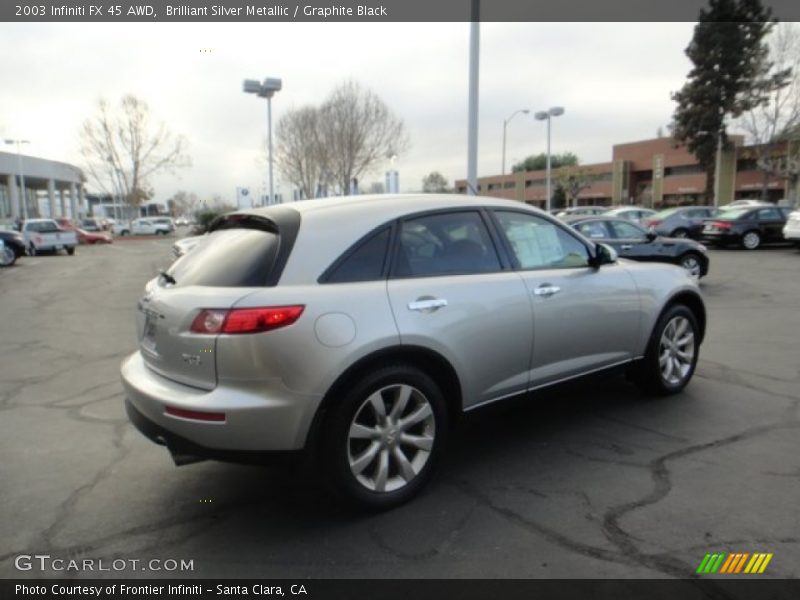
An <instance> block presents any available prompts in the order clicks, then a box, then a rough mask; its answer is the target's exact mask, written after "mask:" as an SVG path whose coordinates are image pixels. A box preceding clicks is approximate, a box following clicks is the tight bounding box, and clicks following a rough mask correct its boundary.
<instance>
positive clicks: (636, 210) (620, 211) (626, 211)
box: [603, 206, 656, 223]
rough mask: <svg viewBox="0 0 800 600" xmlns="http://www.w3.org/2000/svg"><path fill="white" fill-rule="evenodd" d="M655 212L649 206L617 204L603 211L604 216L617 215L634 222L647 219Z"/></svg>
mask: <svg viewBox="0 0 800 600" xmlns="http://www.w3.org/2000/svg"><path fill="white" fill-rule="evenodd" d="M655 214H656V211H654V210H653V209H650V208H642V207H641V206H618V207H617V208H612V209H610V210H607V211H606V212H604V213H603V216H604V217H617V218H620V219H628V220H630V221H634V222H636V223H640V222H641V221H642V220H643V219H649V218H650V217H652V216H653V215H655Z"/></svg>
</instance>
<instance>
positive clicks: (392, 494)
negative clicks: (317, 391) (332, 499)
mask: <svg viewBox="0 0 800 600" xmlns="http://www.w3.org/2000/svg"><path fill="white" fill-rule="evenodd" d="M322 435H323V438H322V445H321V449H322V456H321V459H322V466H323V469H324V475H325V476H326V478H327V479H328V484H329V485H330V486H331V487H332V488H333V491H334V492H336V493H337V494H338V495H340V496H342V497H343V498H344V499H346V500H347V501H349V502H352V503H355V504H358V505H360V506H362V507H366V508H373V509H386V508H391V507H394V506H397V505H399V504H402V503H403V502H406V501H408V500H410V499H411V498H412V497H414V496H415V495H416V494H417V493H418V492H419V491H420V490H421V489H422V488H423V487H424V486H425V484H426V483H427V481H428V480H429V479H430V476H431V474H432V473H433V470H434V468H435V466H436V463H437V462H438V460H439V457H440V456H441V453H442V451H443V448H444V444H445V440H446V436H447V415H446V409H445V401H444V398H443V396H442V393H441V391H440V390H439V387H438V386H437V385H436V383H435V382H434V381H433V380H432V379H431V378H430V377H429V376H428V375H427V374H425V373H424V372H422V371H420V370H419V369H416V368H415V367H412V366H410V365H403V364H399V365H392V366H390V367H386V368H383V369H380V370H378V371H374V372H372V373H369V374H367V375H365V376H364V377H363V378H362V379H360V380H359V381H356V382H355V384H354V385H353V386H352V387H351V388H350V390H349V391H347V392H345V394H344V396H343V397H342V400H341V402H340V403H339V404H338V405H337V406H336V407H335V408H334V409H332V411H331V413H330V414H329V416H328V417H327V418H326V421H325V423H324V424H323V430H322Z"/></svg>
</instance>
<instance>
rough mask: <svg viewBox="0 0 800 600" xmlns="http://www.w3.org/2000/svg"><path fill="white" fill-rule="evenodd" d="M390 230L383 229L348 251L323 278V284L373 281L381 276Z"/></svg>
mask: <svg viewBox="0 0 800 600" xmlns="http://www.w3.org/2000/svg"><path fill="white" fill-rule="evenodd" d="M390 231H391V230H390V229H388V228H387V229H383V230H382V231H379V232H378V233H375V234H373V235H372V236H370V237H369V238H367V239H366V240H364V241H362V242H361V243H360V244H359V245H358V246H357V247H356V248H355V249H354V250H352V251H348V252H349V254H345V255H344V257H343V258H342V259H339V261H338V264H335V266H334V267H333V269H332V270H331V271H329V272H328V274H327V275H326V276H325V278H324V280H325V283H346V282H353V281H374V280H376V279H380V278H381V275H383V263H384V261H385V259H386V250H387V248H388V247H389V233H390Z"/></svg>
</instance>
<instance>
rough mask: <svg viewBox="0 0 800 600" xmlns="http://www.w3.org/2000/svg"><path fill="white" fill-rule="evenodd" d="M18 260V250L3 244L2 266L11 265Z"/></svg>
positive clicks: (0, 261)
mask: <svg viewBox="0 0 800 600" xmlns="http://www.w3.org/2000/svg"><path fill="white" fill-rule="evenodd" d="M15 262H17V252H16V251H15V250H14V248H12V247H11V246H6V245H4V246H3V249H2V251H0V267H11V266H13V265H14V263H15Z"/></svg>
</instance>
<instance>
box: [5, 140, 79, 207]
mask: <svg viewBox="0 0 800 600" xmlns="http://www.w3.org/2000/svg"><path fill="white" fill-rule="evenodd" d="M84 180H85V178H84V176H83V172H82V171H81V170H80V168H78V167H76V166H75V165H70V164H67V163H63V162H57V161H53V160H45V159H43V158H36V157H34V156H25V155H20V154H17V153H15V152H0V221H13V220H16V219H17V218H24V217H25V215H27V216H28V217H29V218H35V217H61V216H66V217H77V216H79V215H80V214H82V213H85V206H86V203H85V198H84V188H83V185H84ZM23 181H24V189H22V188H23V186H22V182H23ZM21 189H22V192H20V190H21ZM23 202H24V205H23Z"/></svg>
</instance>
